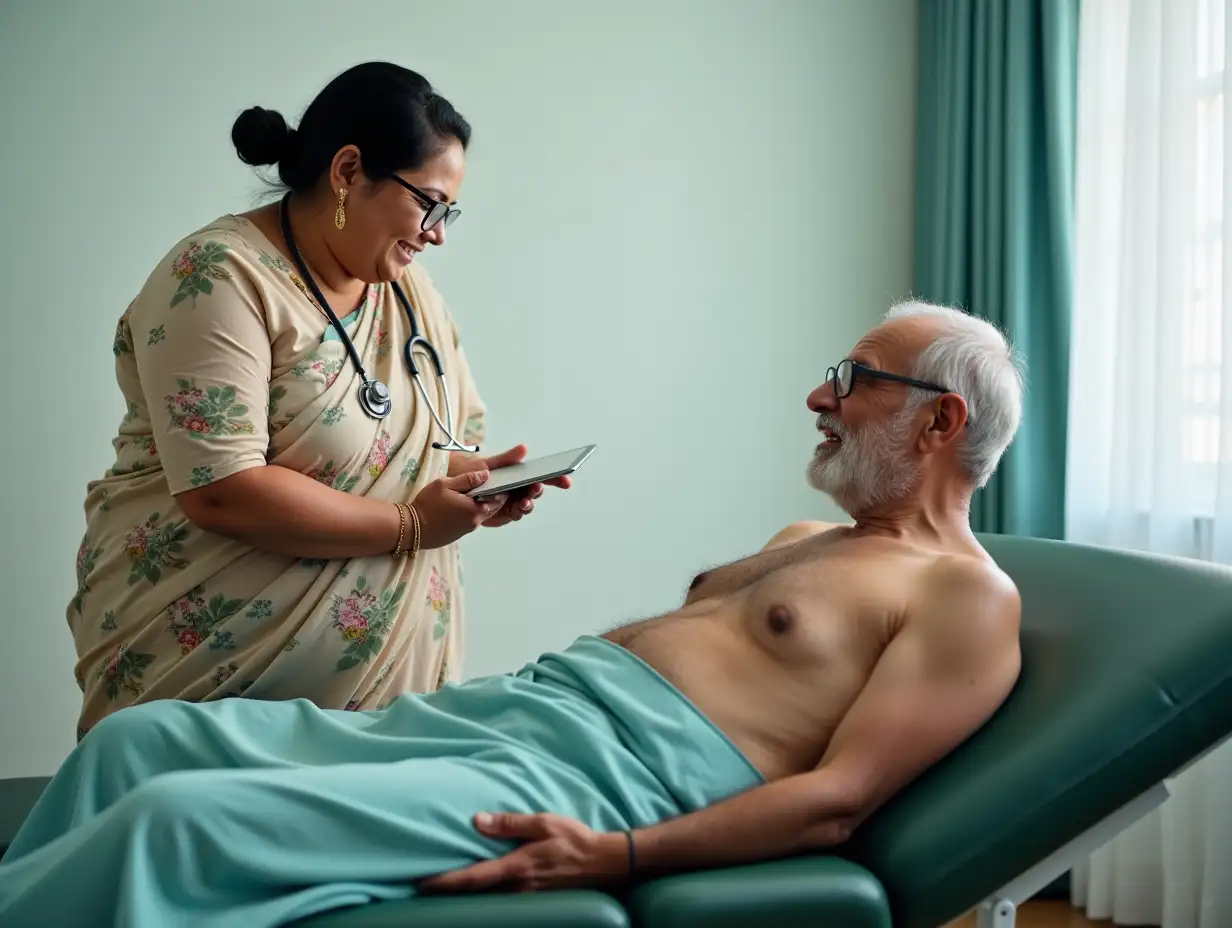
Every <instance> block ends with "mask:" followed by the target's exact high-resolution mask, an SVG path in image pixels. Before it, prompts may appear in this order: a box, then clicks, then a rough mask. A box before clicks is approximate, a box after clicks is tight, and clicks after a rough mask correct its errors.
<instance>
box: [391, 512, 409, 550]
mask: <svg viewBox="0 0 1232 928" xmlns="http://www.w3.org/2000/svg"><path fill="white" fill-rule="evenodd" d="M394 506H395V507H396V508H397V510H398V543H397V544H396V545H394V551H393V554H394V557H402V555H403V554H405V553H406V552H405V551H404V550H403V548H402V544H403V542H404V541H405V540H406V510H407V507H406V505H405V504H404V503H394Z"/></svg>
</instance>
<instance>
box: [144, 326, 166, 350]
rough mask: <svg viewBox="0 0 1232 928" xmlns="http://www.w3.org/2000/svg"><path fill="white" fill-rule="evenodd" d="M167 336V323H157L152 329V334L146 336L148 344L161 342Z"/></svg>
mask: <svg viewBox="0 0 1232 928" xmlns="http://www.w3.org/2000/svg"><path fill="white" fill-rule="evenodd" d="M166 338H167V327H166V326H165V325H156V326H154V328H152V329H150V334H149V336H147V338H146V346H147V347H150V346H152V345H157V344H160V343H161V342H163V341H165V340H166Z"/></svg>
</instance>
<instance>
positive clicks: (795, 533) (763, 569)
mask: <svg viewBox="0 0 1232 928" xmlns="http://www.w3.org/2000/svg"><path fill="white" fill-rule="evenodd" d="M834 528H838V526H837V525H835V524H833V523H831V522H793V523H792V524H791V525H789V526H787V527H786V528H784V529H782V530H780V531H779V532H778V533H777V534H775V536H774V537H773V538H771V539H770V540H769V541H768V542H766V545H765V547H763V548H762V549H761V551H759V552H758V553H757V554H754V555H750V556H749V557H746V558H742V559H741V560H739V561H735V562H733V563H731V564H727V565H725V566H723V567H719V568H717V569H716V570H708V571H703V572H702V573H700V574H698V575H697V576H696V577H694V578H693V582H692V583H691V584H690V585H689V592H688V594H687V595H686V596H685V599H684V604H685V605H686V606H687V605H689V604H690V603H694V602H697V601H698V600H700V599H710V598H711V597H714V596H726V595H727V594H729V593H735V592H737V591H738V590H742V589H744V588H745V587H746V586H748V585H749V584H751V583H756V582H757V581H758V580H760V579H761V578H762V577H764V576H766V574H769V573H772V572H773V571H775V570H778V569H779V568H780V567H782V566H783V565H784V564H787V563H790V562H791V561H792V560H793V559H794V558H796V557H797V556H798V555H799V552H797V551H792V550H790V549H791V548H792V547H793V546H794V545H795V544H796V542H799V541H804V540H805V539H806V538H811V537H813V536H815V535H820V534H822V533H823V532H828V531H830V529H834Z"/></svg>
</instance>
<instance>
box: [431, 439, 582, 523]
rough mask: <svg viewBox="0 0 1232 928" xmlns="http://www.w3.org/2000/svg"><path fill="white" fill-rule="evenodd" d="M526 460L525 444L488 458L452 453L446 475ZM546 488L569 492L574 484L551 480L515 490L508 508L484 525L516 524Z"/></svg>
mask: <svg viewBox="0 0 1232 928" xmlns="http://www.w3.org/2000/svg"><path fill="white" fill-rule="evenodd" d="M524 460H526V446H525V445H514V446H513V447H512V448H510V449H509V450H508V451H502V452H501V453H500V454H491V455H487V456H486V457H485V456H483V455H479V454H466V453H465V452H461V451H451V452H450V453H449V471H448V472H447V476H449V477H455V476H457V475H458V474H464V473H467V472H468V471H472V470H487V471H492V470H495V469H496V468H498V467H508V466H509V465H510V464H517V463H519V462H521V461H524ZM545 485H546V486H552V487H558V488H559V489H562V490H567V489H569V487H570V486H571V482H570V480H569V478H568V477H558V478H556V479H555V480H548V481H546V483H532V484H531V485H530V486H528V487H523V488H522V489H520V490H515V491H514V492H512V493H510V494H509V499H508V500H507V501H506V502H505V505H504V506H502V507H501V508H500V509H498V510H497V511H496V512H495V514H493V516H492V517H491V518H490V519H488V520H487V521H486V522H484V523H483V524H484V525H485V526H486V527H487V528H500V527H501V526H502V525H508V524H509V523H510V522H517V521H519V520H520V519H522V518H523V517H524V516H528V515H530V514H531V512H533V511H534V509H535V500H537V499H538V498H539V497H540V496H542V495H543V488H544V486H545Z"/></svg>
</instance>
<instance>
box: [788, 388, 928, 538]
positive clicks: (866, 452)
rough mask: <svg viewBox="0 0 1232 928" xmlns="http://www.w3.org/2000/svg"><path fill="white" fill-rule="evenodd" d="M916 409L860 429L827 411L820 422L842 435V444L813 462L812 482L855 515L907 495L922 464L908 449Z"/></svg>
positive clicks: (847, 511) (815, 486)
mask: <svg viewBox="0 0 1232 928" xmlns="http://www.w3.org/2000/svg"><path fill="white" fill-rule="evenodd" d="M914 412H915V410H914V409H912V408H907V409H904V410H902V411H901V412H899V413H897V414H896V415H895V416H894V417H893V418H891V419H890V420H889V421H887V422H885V423H883V424H881V425H869V426H865V427H864V428H862V429H860V430H859V431H855V432H853V431H851V430H849V429H847V428H846V427H844V425H843V424H842V423H841V422H839V421H838V420H837V419H833V418H831V417H830V416H827V415H826V414H825V413H822V414H821V415H820V416H818V418H817V421H818V424H819V425H824V426H825V427H826V428H828V429H830V430H831V431H832V432H834V433H835V434H836V435H838V437H839V439H840V444H839V447H838V450H837V451H834V452H829V453H827V454H826V456H825V457H824V458H823V457H820V456H814V458H813V459H812V460H811V461H810V462H809V467H808V482H809V485H810V486H811V487H813V489H815V490H820V491H821V492H822V493H825V494H826V495H828V496H829V497H830V498H831V499H833V500H834V502H835V503H837V504H838V506H839V507H840V508H841V509H842V510H843V511H844V512H845V513H847V514H848V515H849V516H851V517H853V518H854V517H855V516H856V514H857V513H861V512H867V511H868V510H870V509H873V508H874V507H877V506H881V505H884V504H885V503H889V502H893V501H895V500H899V499H902V498H904V497H905V496H907V494H908V493H910V492H911V490H912V488H913V487H914V486H915V484H916V481H917V480H918V479H919V476H920V466H919V464H917V463H915V462H913V461H912V460H911V459H910V458H908V457H907V455H906V453H905V446H906V444H907V440H908V436H909V435H910V432H911V425H912V423H911V420H912V418H913V414H914Z"/></svg>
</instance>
